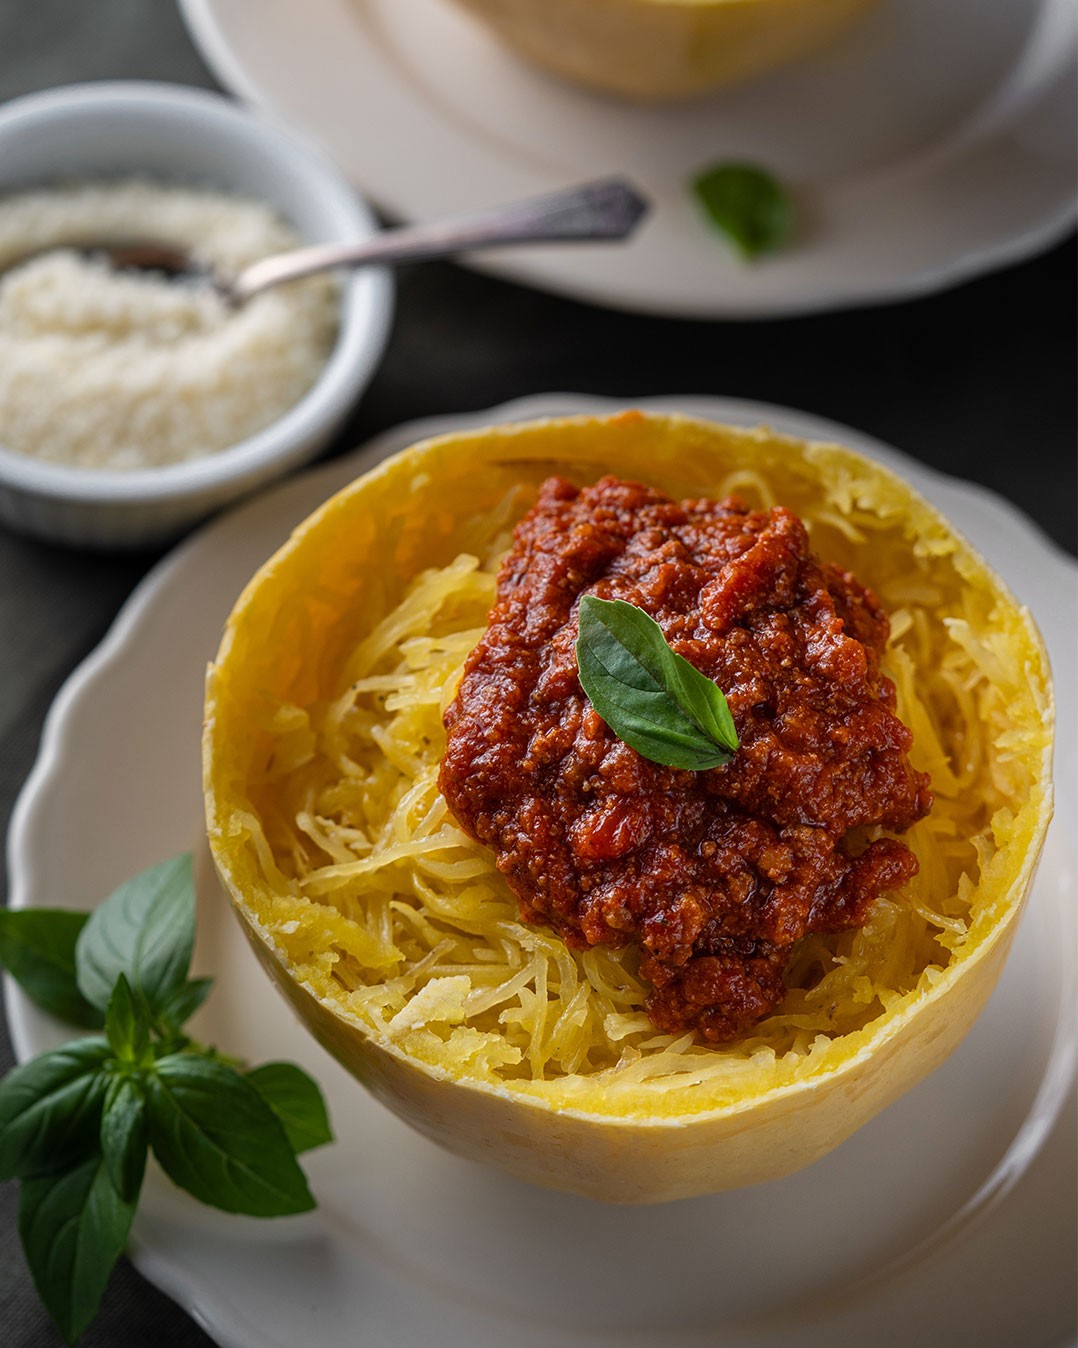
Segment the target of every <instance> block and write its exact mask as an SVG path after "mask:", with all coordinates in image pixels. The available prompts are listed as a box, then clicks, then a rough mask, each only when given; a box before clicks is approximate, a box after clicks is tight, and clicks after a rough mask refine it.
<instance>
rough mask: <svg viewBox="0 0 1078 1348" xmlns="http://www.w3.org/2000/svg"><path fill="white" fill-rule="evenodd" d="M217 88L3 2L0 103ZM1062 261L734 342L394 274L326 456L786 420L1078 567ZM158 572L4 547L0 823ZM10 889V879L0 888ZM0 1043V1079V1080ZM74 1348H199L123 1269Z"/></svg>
mask: <svg viewBox="0 0 1078 1348" xmlns="http://www.w3.org/2000/svg"><path fill="white" fill-rule="evenodd" d="M103 78H140V79H163V80H172V81H176V82H182V83H188V84H198V85H202V86H204V87H207V88H215V87H216V83H215V81H214V79H213V78H212V76H211V75H210V74H209V72H208V71H207V70H206V69H205V67H204V65H203V64H202V62H201V60H200V59H199V57H198V55H197V54H196V52H195V51H194V49H193V48H192V46H191V44H190V42H189V40H188V38H187V36H186V34H185V32H184V30H183V27H182V25H181V23H180V20H179V18H178V17H177V15H176V13H175V11H174V10H173V8H172V5H171V4H170V3H167V0H0V101H4V100H7V99H9V98H12V97H15V96H17V95H19V94H22V93H28V92H31V91H33V90H36V89H43V88H47V87H50V86H53V85H57V84H68V83H74V82H76V81H80V80H87V79H103ZM1076 256H1078V250H1076V248H1075V243H1074V240H1073V239H1071V240H1069V241H1067V242H1066V243H1064V244H1062V245H1060V246H1058V247H1056V248H1054V249H1052V250H1051V251H1050V252H1048V253H1047V254H1044V255H1043V256H1041V257H1039V258H1036V259H1034V260H1033V261H1030V262H1026V263H1023V264H1021V265H1019V266H1016V267H1012V268H1009V269H1007V270H1005V271H1003V272H999V273H996V274H994V275H991V276H986V277H983V278H981V279H979V280H976V281H973V282H970V283H968V284H965V285H963V286H960V287H958V288H956V289H954V290H951V291H948V292H945V293H943V294H941V295H937V296H932V297H930V298H926V299H919V300H915V301H910V302H906V303H903V304H900V305H886V306H880V307H875V308H868V309H862V310H857V311H852V312H845V313H836V314H829V315H824V316H820V317H810V318H798V319H792V320H786V321H767V322H760V323H750V324H734V323H699V322H685V321H680V320H666V319H660V318H645V317H633V316H627V315H624V314H617V313H613V312H607V311H604V310H601V309H597V308H593V307H590V306H587V305H582V304H577V303H574V302H572V301H568V300H563V299H556V298H553V297H550V296H546V295H542V294H538V293H535V292H532V291H528V290H524V289H521V288H518V287H516V286H513V285H510V284H508V283H505V282H500V281H496V280H491V279H488V278H485V277H482V276H479V275H476V274H473V273H470V272H467V271H465V270H463V269H460V268H457V267H453V266H450V265H437V264H432V265H428V266H423V267H416V268H413V269H410V270H407V271H403V272H401V273H400V275H399V284H398V293H397V313H396V320H395V324H394V331H393V336H392V338H391V341H390V344H389V348H388V350H387V352H386V356H385V359H384V361H383V363H382V366H381V368H380V370H379V371H378V373H377V375H376V377H375V379H374V381H373V383H372V384H371V386H370V389H369V390H368V392H367V394H366V395H365V397H364V399H363V401H362V403H361V405H360V406H359V407H358V408H357V409H356V410H355V412H354V413H353V415H352V417H351V419H350V421H349V424H348V426H347V428H346V430H345V431H344V433H343V434H342V435H341V437H340V438H339V440H338V442H337V443H336V444H335V446H334V447H333V450H332V451H331V453H341V452H343V451H344V450H347V449H350V448H352V447H353V446H354V445H356V444H358V443H360V442H361V441H363V440H365V439H367V438H368V437H369V436H371V435H372V434H374V433H375V432H377V431H380V430H382V429H384V428H386V427H388V426H392V425H395V424H397V423H398V422H401V421H405V420H410V419H412V418H414V417H418V416H424V415H428V414H437V413H443V412H450V411H467V410H473V409H480V408H484V407H487V406H489V405H491V404H494V403H499V402H502V401H504V400H506V399H508V398H513V397H517V396H520V395H524V394H529V393H537V392H543V391H549V390H557V391H572V392H587V393H602V394H609V395H613V396H622V397H629V398H638V397H644V396H647V395H649V394H660V393H663V394H715V395H727V396H736V397H741V398H750V399H760V400H763V401H770V402H775V403H783V404H787V405H789V406H791V407H797V408H801V409H804V410H806V411H810V412H813V413H817V414H819V415H822V416H828V417H832V418H834V419H836V420H839V421H844V422H847V423H849V424H850V425H853V426H856V427H858V428H859V429H861V430H863V431H866V432H868V433H870V434H872V435H875V436H877V437H879V438H880V439H882V440H884V441H887V442H889V443H891V444H893V445H895V446H897V447H898V448H900V449H902V450H904V451H906V452H907V453H908V454H911V455H913V456H914V457H916V458H919V459H922V460H924V461H925V462H926V463H930V464H933V465H934V466H936V467H938V468H941V469H943V470H944V471H946V472H949V473H953V474H955V475H957V476H959V477H963V478H968V479H971V480H973V481H976V482H980V483H983V484H985V485H986V486H989V487H991V488H993V489H994V490H995V491H997V492H999V493H1000V494H1001V495H1003V496H1004V497H1006V498H1008V499H1009V500H1010V501H1012V502H1013V503H1014V504H1016V505H1017V506H1019V507H1020V508H1021V509H1022V510H1023V511H1025V512H1026V513H1027V514H1028V515H1029V516H1031V517H1032V518H1033V519H1034V520H1035V521H1036V522H1037V523H1038V524H1039V525H1040V527H1041V528H1042V529H1043V530H1044V531H1046V532H1047V533H1048V534H1049V535H1050V536H1051V537H1052V538H1053V539H1054V540H1055V542H1056V543H1057V544H1058V545H1059V546H1060V547H1062V548H1064V549H1066V550H1068V551H1069V552H1071V553H1074V552H1075V549H1076V495H1078V474H1076V455H1075V443H1076V435H1075V431H1076V425H1075V378H1074V371H1075V366H1076V355H1078V352H1076V323H1075V302H1074V301H1075V293H1076V279H1078V278H1076V267H1075V261H1076ZM160 555H161V554H160V553H158V552H143V553H137V554H128V555H122V556H111V557H110V556H99V555H95V554H90V553H81V552H76V551H71V550H67V549H62V548H58V547H54V546H50V545H48V544H45V543H39V542H35V541H32V540H29V539H24V538H20V537H18V536H16V535H14V534H11V533H8V532H6V531H3V530H2V529H0V822H2V824H3V827H4V829H5V830H6V826H7V820H8V817H9V815H10V812H11V808H12V806H13V804H14V800H15V797H16V795H17V793H18V790H19V788H20V786H21V785H22V782H23V781H24V780H25V778H26V776H27V774H28V773H29V771H30V767H31V765H32V763H33V759H34V755H35V753H36V750H37V744H38V740H39V737H40V733H41V726H42V721H43V718H44V715H45V712H46V710H47V708H48V706H49V704H50V702H51V701H52V698H53V696H54V695H55V693H56V691H57V689H58V688H59V687H60V685H61V683H62V682H63V680H64V679H65V678H66V677H67V675H68V674H69V673H70V672H71V671H72V669H74V668H75V666H76V665H77V664H78V663H79V662H80V661H81V660H82V659H83V658H84V657H85V656H86V655H87V654H88V653H89V652H90V651H91V650H92V649H93V648H94V646H95V645H96V644H97V643H98V641H99V640H100V639H101V637H102V636H103V634H104V633H105V631H106V629H107V628H108V626H109V624H110V623H111V621H112V619H113V617H114V616H115V614H116V612H117V610H118V609H119V607H120V605H121V604H122V603H123V601H124V599H125V598H126V597H127V595H128V594H129V592H130V591H131V589H132V588H133V587H134V585H135V584H136V582H137V581H138V580H139V579H140V578H141V577H142V575H143V574H144V573H145V572H146V571H147V570H148V569H149V568H150V567H151V566H152V565H153V564H154V562H156V561H157V560H158V557H159V556H160ZM5 879H6V877H5ZM12 1061H13V1060H12V1055H11V1048H10V1044H9V1043H8V1041H7V1036H6V1032H5V1031H4V1029H3V1026H2V1025H0V1072H3V1071H6V1070H7V1069H8V1068H9V1067H10V1066H11V1065H12ZM15 1206H16V1191H15V1186H14V1185H12V1184H7V1185H3V1186H0V1342H2V1343H3V1344H5V1345H7V1346H8V1348H50V1346H51V1345H59V1344H60V1342H61V1340H60V1338H59V1336H58V1334H57V1333H56V1332H55V1330H54V1329H53V1328H52V1326H51V1323H50V1322H49V1320H48V1318H47V1316H46V1315H45V1313H44V1311H43V1310H42V1309H41V1308H40V1306H39V1305H38V1303H37V1300H36V1297H35V1295H34V1292H33V1288H32V1286H31V1284H30V1280H29V1276H28V1274H27V1272H26V1268H25V1264H24V1263H23V1260H22V1254H21V1251H20V1249H19V1247H18V1242H17V1238H16V1235H15ZM83 1342H84V1343H85V1344H86V1345H87V1348H106V1346H107V1348H115V1346H116V1345H143V1344H146V1345H161V1348H168V1346H169V1345H177V1346H179V1345H182V1346H183V1348H196V1345H201V1346H205V1345H209V1344H210V1340H209V1339H208V1338H207V1337H206V1335H205V1334H203V1333H202V1332H201V1331H200V1330H199V1329H198V1328H197V1327H196V1326H195V1325H194V1324H193V1323H192V1321H191V1320H189V1319H188V1318H187V1316H186V1315H185V1314H184V1313H183V1312H182V1311H180V1310H178V1309H177V1308H176V1307H174V1306H173V1305H172V1303H171V1302H169V1301H168V1300H167V1298H165V1297H164V1296H163V1295H162V1294H161V1293H159V1292H157V1291H156V1290H155V1289H154V1288H152V1287H151V1286H150V1285H149V1284H148V1283H146V1282H145V1281H144V1280H143V1279H142V1278H141V1277H140V1276H139V1275H138V1274H137V1273H136V1272H135V1271H134V1270H133V1269H132V1268H131V1266H130V1265H129V1264H128V1263H127V1262H126V1261H121V1264H120V1266H119V1268H118V1269H117V1272H116V1274H115V1275H114V1278H113V1282H112V1284H111V1286H110V1289H109V1293H108V1295H107V1298H106V1303H105V1307H104V1309H103V1311H102V1314H101V1315H100V1317H99V1319H98V1320H97V1322H96V1323H95V1325H94V1327H93V1328H92V1329H91V1331H90V1332H89V1333H88V1334H87V1335H86V1337H85V1339H84V1340H83Z"/></svg>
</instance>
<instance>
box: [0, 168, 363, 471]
mask: <svg viewBox="0 0 1078 1348" xmlns="http://www.w3.org/2000/svg"><path fill="white" fill-rule="evenodd" d="M109 240H115V241H117V242H122V241H125V240H126V241H132V242H133V241H140V242H146V241H151V240H152V241H154V242H158V241H159V242H163V243H168V244H173V245H178V246H181V247H184V248H187V249H188V250H189V251H190V252H191V253H192V254H193V255H194V256H195V257H196V258H197V259H198V260H199V261H200V262H202V263H204V264H207V265H209V266H211V267H212V266H216V267H220V268H222V269H223V270H226V271H228V272H235V271H239V270H240V269H242V268H243V267H245V266H247V265H248V264H249V263H252V262H255V261H258V260H259V259H260V258H263V257H266V256H268V255H270V254H271V253H278V252H283V251H285V250H287V249H289V248H296V247H299V246H300V245H301V244H302V243H303V240H302V239H301V238H300V237H299V235H297V234H296V233H295V231H294V230H293V229H291V228H290V227H289V226H287V225H286V224H285V223H284V222H283V221H282V220H281V219H280V218H279V217H278V216H277V215H276V214H275V213H274V212H273V210H272V209H271V208H270V207H269V206H267V205H265V204H264V203H262V202H257V201H250V200H244V199H242V198H239V197H232V196H227V195H225V194H223V193H218V192H211V191H205V190H195V189H191V188H179V187H167V186H162V185H158V184H155V183H152V182H146V181H141V180H129V181H123V182H113V183H107V184H106V183H100V184H98V183H83V184H72V185H69V186H63V187H56V188H49V189H42V190H37V191H27V192H21V193H18V194H16V195H12V196H9V197H7V198H4V199H0V445H3V446H4V447H5V448H7V449H11V450H15V451H16V452H18V453H20V454H26V455H29V456H32V457H35V458H38V459H41V460H44V461H48V462H52V463H60V464H68V465H74V466H78V467H82V468H118V469H135V468H152V467H158V466H161V465H163V464H170V463H179V462H183V461H185V460H189V459H194V458H199V457H202V456H204V455H207V454H213V453H216V452H218V451H219V450H222V449H226V448H227V447H228V446H230V445H234V444H237V443H238V442H239V441H241V440H244V439H246V438H247V437H248V436H251V435H253V434H255V432H257V431H259V430H262V429H263V428H264V427H266V426H268V425H270V424H271V423H272V422H274V421H276V420H277V419H278V418H279V417H280V416H281V415H282V414H283V413H284V412H286V411H287V410H288V409H289V408H290V407H292V406H293V405H294V404H295V403H296V402H298V401H299V399H300V398H302V397H303V395H304V394H305V393H306V392H307V391H308V390H309V389H310V388H311V386H312V385H313V384H314V382H315V380H316V379H317V378H318V376H319V374H320V373H321V370H322V368H323V366H324V365H325V363H326V361H327V359H328V357H329V354H330V352H331V350H332V348H333V343H334V341H335V339H336V334H337V323H338V308H339V306H338V298H337V292H336V287H335V286H334V284H333V283H332V282H331V281H329V280H327V279H326V278H325V277H313V278H311V279H309V280H307V281H301V282H297V283H295V284H293V285H289V286H285V287H283V288H282V289H280V290H276V291H270V292H268V293H266V294H263V295H259V296H257V297H256V298H254V299H253V300H251V301H250V302H249V303H248V304H246V305H245V306H244V307H243V308H242V309H239V310H237V311H230V310H229V309H228V308H227V307H226V306H225V305H224V304H223V303H222V302H221V300H220V299H219V298H218V297H217V296H216V295H215V293H214V292H213V291H212V289H211V288H210V287H209V286H199V285H197V284H190V283H185V282H183V281H178V280H172V281H170V280H168V279H167V278H165V277H162V276H156V275H154V274H152V273H148V272H145V273H138V272H117V271H113V270H111V269H110V268H109V267H108V266H107V265H106V264H105V263H103V262H101V261H95V260H93V259H92V258H91V257H89V256H86V255H82V254H79V253H78V252H75V251H72V250H71V249H65V250H64V251H59V252H49V253H46V254H43V255H42V256H40V257H33V258H30V259H28V260H27V261H25V262H22V263H21V265H16V264H17V263H19V262H20V259H22V258H25V257H26V256H27V254H28V253H34V252H38V251H40V250H42V249H46V248H48V249H51V248H56V247H61V248H62V247H63V246H64V245H72V246H75V245H79V244H84V243H86V242H100V241H109Z"/></svg>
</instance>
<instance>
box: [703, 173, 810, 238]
mask: <svg viewBox="0 0 1078 1348" xmlns="http://www.w3.org/2000/svg"><path fill="white" fill-rule="evenodd" d="M692 190H693V192H694V193H695V195H696V197H697V200H698V201H699V202H700V204H701V205H702V206H703V208H704V210H705V211H706V212H707V215H708V218H709V219H710V221H711V223H712V224H713V225H715V226H716V228H718V229H720V230H721V231H722V232H723V234H725V235H726V237H727V239H729V241H730V242H731V243H732V244H733V246H734V248H735V249H736V250H737V251H738V252H739V253H740V254H741V256H742V257H743V258H745V259H746V260H747V261H751V260H752V259H753V258H754V257H757V256H759V254H761V253H767V252H771V251H773V250H774V249H776V248H781V247H782V245H783V244H784V243H785V242H786V241H787V239H788V238H789V237H790V234H791V232H792V230H793V223H794V210H793V204H792V202H791V201H790V197H789V195H788V193H787V192H786V190H785V188H784V187H783V186H782V184H781V183H780V182H779V181H778V179H776V178H774V177H773V176H772V175H771V174H770V173H768V172H767V171H766V170H765V169H762V168H759V167H758V166H757V165H755V164H716V165H715V166H714V167H713V168H709V169H707V170H705V171H704V172H703V173H701V174H700V175H699V176H698V177H697V178H695V179H694V180H693V184H692Z"/></svg>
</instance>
